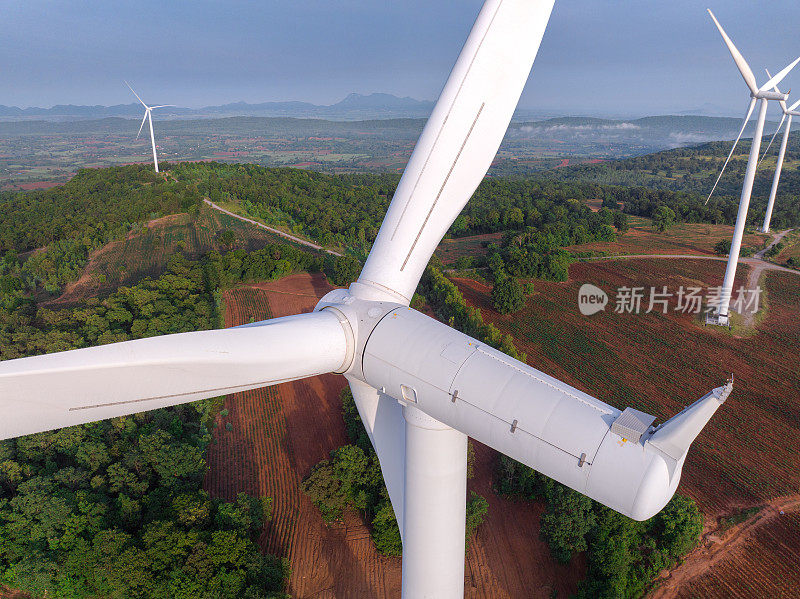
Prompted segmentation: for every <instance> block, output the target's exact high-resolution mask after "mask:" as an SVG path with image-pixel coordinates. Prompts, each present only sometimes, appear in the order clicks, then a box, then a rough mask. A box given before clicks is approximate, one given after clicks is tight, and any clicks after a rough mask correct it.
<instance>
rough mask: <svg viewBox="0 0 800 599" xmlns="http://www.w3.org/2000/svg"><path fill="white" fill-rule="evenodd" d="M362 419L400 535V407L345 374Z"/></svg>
mask: <svg viewBox="0 0 800 599" xmlns="http://www.w3.org/2000/svg"><path fill="white" fill-rule="evenodd" d="M347 380H348V382H349V383H350V389H351V391H352V392H353V399H354V400H355V404H356V407H357V408H358V415H359V416H361V422H362V423H363V424H364V428H365V429H367V435H368V436H369V440H370V442H371V443H372V447H374V448H375V453H376V455H377V456H378V461H379V462H380V465H381V472H382V473H383V480H384V482H385V483H386V490H387V491H389V500H390V501H391V503H392V509H393V510H394V514H395V517H396V518H397V524H398V526H399V527H400V536H401V537H402V536H403V487H404V482H405V461H406V436H405V418H403V408H402V407H401V406H400V404H399V403H397V400H396V399H395V398H394V397H390V396H388V395H386V394H385V393H381V392H380V391H378V390H377V389H375V388H374V387H370V386H369V385H367V384H366V383H362V382H361V381H359V380H358V379H356V378H353V377H347Z"/></svg>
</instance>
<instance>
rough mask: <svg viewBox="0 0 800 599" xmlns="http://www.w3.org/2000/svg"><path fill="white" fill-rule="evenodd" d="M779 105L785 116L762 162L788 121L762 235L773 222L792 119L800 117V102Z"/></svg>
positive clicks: (770, 141)
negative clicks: (798, 108) (798, 109)
mask: <svg viewBox="0 0 800 599" xmlns="http://www.w3.org/2000/svg"><path fill="white" fill-rule="evenodd" d="M767 77H771V75H770V74H769V71H767ZM773 89H774V90H775V91H776V92H778V93H780V90H779V89H778V86H777V85H775V86H774V87H773ZM779 104H780V106H781V110H782V111H783V116H782V117H781V122H780V123H778V128H777V129H775V133H774V134H773V136H772V139H770V140H769V144H767V149H766V150H764V154H763V155H762V156H761V160H764V156H766V155H767V152H769V148H770V146H772V142H773V141H775V136H776V135H778V133H780V130H781V127H782V126H783V122H784V120H785V121H786V130H785V131H784V132H783V140H782V141H781V148H780V150H778V161H777V163H776V164H775V176H774V177H773V179H772V189H770V192H769V201H768V202H767V212H766V214H765V215H764V224H763V225H761V232H762V233H769V223H770V221H771V220H772V208H773V207H774V206H775V195H776V194H777V193H778V183H779V182H780V180H781V171H782V170H783V158H784V156H786V145H787V144H788V142H789V130H790V129H791V128H792V117H793V116H800V111H797V110H796V109H797V107H798V106H800V100H798V101H797V102H795V103H794V104H792V105H791V106H789V107H787V106H786V102H785V101H784V100H780V101H779Z"/></svg>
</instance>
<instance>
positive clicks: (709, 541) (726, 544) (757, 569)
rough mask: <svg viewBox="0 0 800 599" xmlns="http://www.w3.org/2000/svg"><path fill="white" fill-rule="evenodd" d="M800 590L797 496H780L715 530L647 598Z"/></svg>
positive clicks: (778, 594) (785, 594) (784, 594)
mask: <svg viewBox="0 0 800 599" xmlns="http://www.w3.org/2000/svg"><path fill="white" fill-rule="evenodd" d="M798 589H800V496H798V495H795V496H793V497H788V498H779V499H777V500H775V501H772V502H770V503H769V504H767V505H766V506H763V507H762V508H761V510H760V511H759V512H758V513H757V514H756V515H754V516H753V517H751V518H749V519H747V520H746V521H745V522H743V523H741V524H738V525H736V526H734V527H732V528H729V529H727V530H726V529H724V527H717V528H716V529H714V530H711V531H710V532H707V533H706V534H705V535H704V537H703V542H702V544H701V545H700V547H698V548H697V549H696V550H695V551H694V552H692V553H691V554H689V556H688V557H687V558H686V560H685V561H684V562H683V563H682V564H681V565H680V566H679V567H678V568H676V569H675V570H674V571H673V572H671V573H669V575H668V577H667V578H665V580H664V581H663V582H662V583H660V584H659V586H658V588H657V589H656V590H655V591H654V592H653V593H652V594H651V599H691V598H692V597H698V596H700V597H709V598H717V599H723V598H728V597H769V598H770V599H777V598H785V599H790V598H795V597H797V596H798Z"/></svg>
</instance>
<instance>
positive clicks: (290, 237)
mask: <svg viewBox="0 0 800 599" xmlns="http://www.w3.org/2000/svg"><path fill="white" fill-rule="evenodd" d="M203 201H204V202H205V203H206V204H208V205H209V206H211V207H212V208H213V209H214V210H219V211H220V212H222V213H223V214H227V215H228V216H232V217H233V218H238V219H239V220H240V221H242V222H245V223H250V224H251V225H255V226H256V227H258V228H259V229H265V230H267V231H269V232H270V233H275V234H276V235H280V236H281V237H285V238H286V239H288V240H290V241H294V242H295V243H299V244H300V245H304V246H306V247H310V248H312V249H315V250H320V251H323V252H328V253H329V254H333V255H334V256H341V254H340V253H339V252H335V251H333V250H329V249H328V248H324V247H322V246H321V245H317V244H316V243H312V242H310V241H308V240H306V239H301V238H300V237H295V236H294V235H292V234H290V233H287V232H286V231H281V230H280V229H274V228H272V227H268V226H267V225H265V224H263V223H260V222H258V221H256V220H253V219H251V218H247V217H244V216H242V215H241V214H236V213H235V212H230V211H229V210H225V208H223V207H222V206H218V205H216V204H215V203H214V202H212V201H211V200H209V199H208V198H205V199H204V200H203Z"/></svg>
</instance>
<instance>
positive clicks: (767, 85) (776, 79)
mask: <svg viewBox="0 0 800 599" xmlns="http://www.w3.org/2000/svg"><path fill="white" fill-rule="evenodd" d="M798 62H800V56H798V57H797V58H795V59H794V60H793V61H792V62H790V63H789V64H788V65H786V66H785V67H784V68H783V69H781V71H780V72H779V73H778V74H777V75H775V76H774V77H773V78H772V79H770V80H769V81H767V82H766V83H765V84H764V85H762V86H761V89H759V90H758V91H764V90H768V89H770V88H772V87H776V86H777V85H778V84H779V83H780V82H781V81H783V78H784V77H786V75H788V74H789V72H790V71H791V70H792V69H793V68H794V67H795V66H797V63H798ZM776 91H777V89H776Z"/></svg>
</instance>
